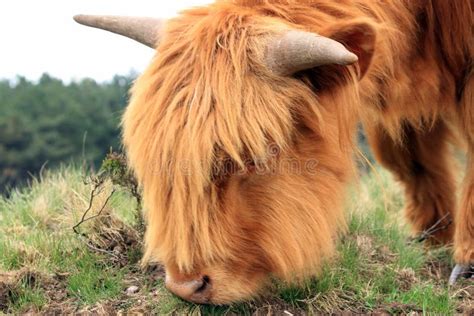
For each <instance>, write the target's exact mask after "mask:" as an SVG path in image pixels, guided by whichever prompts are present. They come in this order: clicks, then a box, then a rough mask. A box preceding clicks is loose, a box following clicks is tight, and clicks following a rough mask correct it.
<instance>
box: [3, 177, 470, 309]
mask: <svg viewBox="0 0 474 316" xmlns="http://www.w3.org/2000/svg"><path fill="white" fill-rule="evenodd" d="M112 190H114V186H113V185H112V184H111V183H110V182H107V183H105V184H104V185H103V187H102V189H101V190H99V191H96V192H95V194H94V195H95V196H94V199H93V203H92V206H91V209H90V211H89V212H88V216H93V215H94V214H97V213H98V212H100V211H101V209H102V208H103V209H102V211H101V215H100V216H98V217H94V218H92V219H90V220H86V221H85V222H84V223H83V224H82V225H81V226H80V227H78V231H79V234H76V233H74V232H73V230H72V227H73V226H74V225H75V224H76V223H78V222H79V221H80V219H81V217H82V215H83V213H84V211H85V210H86V209H88V208H89V202H90V196H91V184H90V183H89V184H87V183H84V179H83V178H82V176H81V172H79V171H77V170H75V169H73V168H64V169H62V170H60V171H56V172H52V173H49V172H46V173H45V174H43V176H42V177H41V179H36V180H33V181H32V183H31V185H30V187H29V188H26V189H24V190H22V191H19V192H13V193H12V194H11V196H10V198H8V199H6V198H0V314H2V312H3V313H14V314H16V313H22V312H45V313H53V312H63V313H65V312H81V311H82V312H94V313H99V314H102V313H104V314H105V313H116V312H119V311H124V312H125V311H127V312H147V313H159V314H169V313H177V314H180V313H193V314H226V313H227V314H229V313H230V314H288V315H290V314H295V315H297V314H305V313H310V314H311V313H338V312H341V311H346V312H354V313H355V312H357V313H369V312H380V313H384V312H385V313H409V312H416V313H426V312H428V313H435V314H453V313H459V312H461V313H474V285H473V284H472V282H471V283H469V281H466V282H464V283H462V282H461V283H460V284H459V285H457V286H456V287H454V288H448V287H447V278H448V275H449V272H450V268H451V267H452V262H451V259H450V250H449V249H444V248H442V249H430V250H429V249H425V248H424V246H423V245H422V244H420V243H417V242H413V241H411V239H410V238H409V234H408V232H407V229H406V225H405V224H404V223H403V219H402V216H401V212H400V209H401V208H402V204H403V202H402V199H401V192H400V189H399V188H398V186H397V185H396V184H394V183H393V181H392V180H391V179H390V177H389V176H388V175H387V174H386V173H384V172H381V171H380V172H377V173H376V174H375V175H372V176H366V177H363V178H362V179H361V180H360V182H359V183H357V185H356V186H355V188H354V190H353V194H352V198H351V199H350V200H349V203H348V207H347V211H348V212H347V213H348V215H347V216H348V223H349V229H348V233H347V234H346V235H345V236H344V237H343V238H342V239H341V242H340V244H339V252H338V255H337V257H336V258H334V260H333V262H331V264H330V265H328V266H327V267H326V268H325V270H324V272H323V274H322V275H321V276H320V277H319V278H317V279H314V280H308V281H307V282H305V284H300V285H297V286H296V285H288V284H281V283H279V282H278V281H275V282H274V284H273V286H272V288H271V289H269V290H268V292H267V293H266V294H265V295H263V296H262V297H261V298H259V299H256V300H255V301H252V302H248V303H241V304H236V305H233V306H220V307H212V306H197V305H192V304H189V303H186V302H183V301H181V300H180V299H178V298H176V297H174V296H172V295H171V294H170V293H168V292H167V291H166V290H165V289H164V286H163V280H162V277H163V272H162V270H161V269H160V267H149V268H147V269H145V270H143V269H141V268H140V264H139V260H140V255H141V250H140V247H141V243H140V240H141V236H140V234H141V233H140V230H139V229H136V227H137V223H136V221H137V218H136V216H135V211H134V210H135V209H136V205H135V203H136V202H135V200H134V199H133V197H132V196H131V195H130V194H128V193H127V192H125V191H123V190H120V189H117V190H116V191H115V193H114V194H113V195H112V196H111V197H110V193H111V192H112ZM109 197H110V198H109ZM107 200H108V201H107ZM106 201H107V203H105V202H106ZM105 204H106V205H105ZM104 205H105V207H103V206H104Z"/></svg>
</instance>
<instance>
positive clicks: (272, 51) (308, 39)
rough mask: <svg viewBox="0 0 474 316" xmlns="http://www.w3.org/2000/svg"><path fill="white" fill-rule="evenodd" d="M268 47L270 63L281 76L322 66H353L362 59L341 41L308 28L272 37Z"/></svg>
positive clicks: (267, 53) (267, 56)
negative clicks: (312, 31) (308, 30)
mask: <svg viewBox="0 0 474 316" xmlns="http://www.w3.org/2000/svg"><path fill="white" fill-rule="evenodd" d="M266 49H267V50H266V56H265V62H266V64H267V66H268V67H269V68H270V69H271V70H272V71H274V72H275V73H278V74H280V75H291V74H294V73H296V72H298V71H300V70H304V69H310V68H313V67H317V66H322V65H329V64H337V65H350V64H353V63H355V62H356V61H357V60H358V58H357V56H356V55H355V54H353V53H351V52H350V51H348V50H347V49H346V48H345V47H344V45H342V44H341V43H339V42H337V41H335V40H332V39H330V38H327V37H324V36H321V35H318V34H315V33H309V32H304V31H288V32H287V33H285V34H283V35H282V36H279V37H277V38H274V39H272V40H270V42H269V43H268V46H267V47H266Z"/></svg>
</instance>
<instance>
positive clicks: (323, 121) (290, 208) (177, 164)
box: [76, 0, 474, 304]
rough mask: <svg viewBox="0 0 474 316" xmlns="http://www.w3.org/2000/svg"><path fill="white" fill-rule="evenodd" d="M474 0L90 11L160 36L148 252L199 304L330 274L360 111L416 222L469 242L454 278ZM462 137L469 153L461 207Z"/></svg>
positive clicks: (154, 71)
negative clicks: (453, 158)
mask: <svg viewBox="0 0 474 316" xmlns="http://www.w3.org/2000/svg"><path fill="white" fill-rule="evenodd" d="M473 9H474V1H472V0H456V1H447V0H393V1H375V0H374V1H367V0H340V1H333V0H312V1H296V0H286V1H271V0H266V1H244V0H222V1H217V2H216V3H214V4H211V5H209V6H206V7H201V8H194V9H190V10H188V11H185V12H183V13H182V14H180V15H179V16H178V17H176V18H173V19H171V20H169V21H166V22H163V21H160V20H157V19H152V18H136V19H135V18H123V17H98V16H77V17H76V20H77V21H78V22H80V23H83V24H86V25H89V26H94V27H99V28H103V29H106V30H109V31H112V32H116V33H119V34H122V35H125V36H128V37H131V38H133V39H135V40H138V41H140V42H142V43H144V44H146V45H148V46H151V47H156V49H157V54H156V56H155V57H154V59H153V61H152V62H151V64H150V66H149V67H148V69H147V70H146V71H145V73H144V74H143V75H141V76H140V77H139V78H138V80H137V81H136V83H135V85H134V87H133V89H132V95H131V101H130V104H129V106H128V108H127V110H126V112H125V114H124V117H123V141H124V144H125V149H126V151H127V153H128V158H129V163H130V166H131V167H132V168H133V170H134V172H135V174H136V176H137V178H138V180H139V182H140V184H141V185H142V187H143V192H144V206H145V208H146V210H147V225H148V227H147V231H146V236H145V238H146V246H145V254H144V258H143V259H144V261H158V262H160V263H162V264H164V266H165V268H166V285H167V287H168V288H169V289H170V290H171V291H172V292H174V293H175V294H177V295H179V296H180V297H182V298H184V299H186V300H189V301H193V302H197V303H212V304H225V303H231V302H235V301H240V300H245V299H248V298H250V297H253V296H255V295H257V294H258V293H259V292H260V291H261V289H263V288H264V287H265V284H267V282H268V281H269V279H270V278H271V277H277V278H281V279H284V280H290V281H294V280H301V279H302V278H305V277H307V276H312V275H316V274H317V273H318V272H319V271H320V268H321V265H322V264H323V263H324V261H325V260H326V259H327V258H330V257H331V255H332V254H333V252H334V248H335V246H334V245H335V242H336V240H337V237H338V234H339V233H340V232H342V231H344V227H345V222H344V214H343V204H344V203H343V201H344V196H345V194H346V190H347V188H348V184H349V183H350V182H351V181H352V180H353V179H354V176H355V174H356V172H355V163H354V159H353V155H354V148H355V146H356V145H355V140H354V139H355V137H354V136H355V135H356V126H357V124H358V122H362V123H363V125H364V128H365V130H366V133H367V135H368V137H369V141H370V144H371V147H372V149H373V151H374V153H375V156H376V158H377V159H378V161H379V162H380V163H381V164H382V165H383V166H385V167H386V168H387V169H389V170H390V171H391V172H392V173H393V174H394V175H395V176H396V177H397V179H399V180H400V181H401V182H402V183H403V185H404V188H405V198H406V200H405V205H406V206H405V214H406V216H407V218H408V220H409V222H410V223H411V225H412V227H413V230H414V232H415V233H419V232H422V231H424V230H427V229H430V228H432V227H438V229H434V230H432V234H431V235H430V236H429V242H431V243H432V244H446V243H450V242H451V241H452V240H454V258H455V261H456V262H457V263H458V265H457V266H456V268H455V269H454V272H453V275H452V281H454V280H455V279H456V278H457V276H458V275H459V274H460V273H462V272H463V271H464V270H465V269H466V268H468V267H469V265H470V264H473V263H474V165H473V159H474V102H473V101H474V78H473V76H472V73H473V59H472V56H473V53H474V40H473ZM453 139H457V140H462V143H463V144H465V146H464V148H466V149H467V155H468V160H467V169H466V174H465V180H464V183H463V191H462V197H461V199H460V201H459V203H456V188H455V178H454V175H453V167H452V164H451V162H450V156H449V142H450V140H453ZM457 143H461V142H459V141H458V142H457ZM288 162H291V163H290V164H288ZM289 165H290V166H296V167H297V168H288V167H282V166H289Z"/></svg>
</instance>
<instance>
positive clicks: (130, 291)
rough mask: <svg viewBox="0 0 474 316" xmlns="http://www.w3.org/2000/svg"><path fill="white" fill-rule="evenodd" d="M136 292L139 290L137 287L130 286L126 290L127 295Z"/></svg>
mask: <svg viewBox="0 0 474 316" xmlns="http://www.w3.org/2000/svg"><path fill="white" fill-rule="evenodd" d="M138 290H139V288H138V286H136V285H132V286H130V287H129V288H128V289H127V294H128V295H132V294H135V293H137V292H138Z"/></svg>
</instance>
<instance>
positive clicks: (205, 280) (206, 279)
mask: <svg viewBox="0 0 474 316" xmlns="http://www.w3.org/2000/svg"><path fill="white" fill-rule="evenodd" d="M209 283H211V279H210V278H209V277H208V276H207V275H205V276H203V277H202V285H201V286H200V287H198V288H197V289H196V292H195V293H200V292H203V291H204V290H205V289H206V288H207V286H208V285H209Z"/></svg>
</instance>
